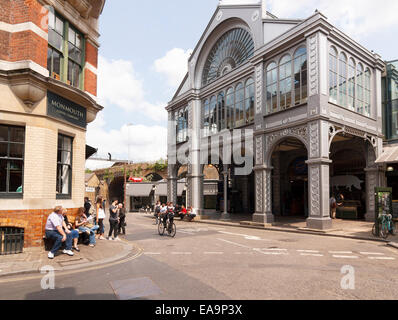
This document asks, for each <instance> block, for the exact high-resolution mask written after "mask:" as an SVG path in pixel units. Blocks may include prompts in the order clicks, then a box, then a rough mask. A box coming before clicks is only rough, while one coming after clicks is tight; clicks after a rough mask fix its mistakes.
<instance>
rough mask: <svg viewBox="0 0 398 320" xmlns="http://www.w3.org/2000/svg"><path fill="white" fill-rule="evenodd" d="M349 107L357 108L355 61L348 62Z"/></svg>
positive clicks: (351, 108)
mask: <svg viewBox="0 0 398 320" xmlns="http://www.w3.org/2000/svg"><path fill="white" fill-rule="evenodd" d="M348 109H350V110H353V111H354V110H355V61H354V59H352V58H350V61H349V63H348Z"/></svg>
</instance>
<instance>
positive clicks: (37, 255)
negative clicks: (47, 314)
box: [0, 240, 139, 277]
mask: <svg viewBox="0 0 398 320" xmlns="http://www.w3.org/2000/svg"><path fill="white" fill-rule="evenodd" d="M79 249H80V252H76V251H73V252H74V254H75V255H74V256H73V257H70V256H68V255H66V254H63V253H62V250H60V251H59V252H58V255H56V256H55V258H54V259H53V260H51V259H48V257H47V255H48V251H45V250H44V248H26V249H24V252H23V253H21V254H13V255H6V256H0V277H4V276H10V275H18V274H25V273H37V272H40V270H41V268H42V267H44V266H52V267H53V268H54V270H55V271H67V270H76V269H80V268H88V267H93V266H101V265H104V264H108V263H112V262H116V261H119V260H122V259H124V258H126V257H128V256H130V255H133V254H135V253H137V252H138V251H139V249H138V248H137V247H135V246H134V245H133V244H130V243H128V242H127V241H124V240H121V241H110V240H97V244H96V246H95V247H94V248H91V247H89V246H86V245H83V244H80V245H79Z"/></svg>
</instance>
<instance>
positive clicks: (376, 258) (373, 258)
mask: <svg viewBox="0 0 398 320" xmlns="http://www.w3.org/2000/svg"><path fill="white" fill-rule="evenodd" d="M368 259H371V260H395V258H392V257H368Z"/></svg>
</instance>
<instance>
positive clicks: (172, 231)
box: [158, 215, 177, 238]
mask: <svg viewBox="0 0 398 320" xmlns="http://www.w3.org/2000/svg"><path fill="white" fill-rule="evenodd" d="M165 220H166V221H165ZM165 231H167V233H168V235H169V236H170V237H172V238H174V237H175V235H176V233H177V227H176V225H175V223H174V222H172V221H170V219H169V215H166V216H164V217H163V218H161V221H159V225H158V232H159V235H161V236H163V235H164V232H165Z"/></svg>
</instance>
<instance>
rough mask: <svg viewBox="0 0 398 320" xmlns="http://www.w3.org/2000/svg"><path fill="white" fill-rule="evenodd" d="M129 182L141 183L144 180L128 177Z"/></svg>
mask: <svg viewBox="0 0 398 320" xmlns="http://www.w3.org/2000/svg"><path fill="white" fill-rule="evenodd" d="M129 181H131V182H143V181H144V178H133V177H130V178H129Z"/></svg>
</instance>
